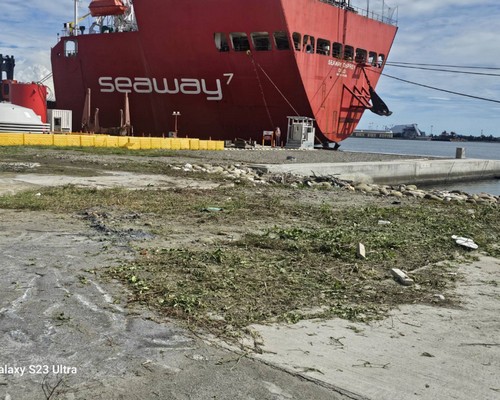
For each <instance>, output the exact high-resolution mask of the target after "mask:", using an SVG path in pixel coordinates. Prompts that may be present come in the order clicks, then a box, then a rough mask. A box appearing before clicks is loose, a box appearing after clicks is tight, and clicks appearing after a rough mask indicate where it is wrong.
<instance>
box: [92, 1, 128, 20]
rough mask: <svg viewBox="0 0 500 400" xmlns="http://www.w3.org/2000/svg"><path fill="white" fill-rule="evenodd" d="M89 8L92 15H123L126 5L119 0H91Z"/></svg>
mask: <svg viewBox="0 0 500 400" xmlns="http://www.w3.org/2000/svg"><path fill="white" fill-rule="evenodd" d="M89 10H90V14H91V15H92V16H93V17H105V16H108V15H123V14H125V11H126V10H127V7H126V6H125V5H124V4H123V2H122V1H121V0H92V2H91V3H90V5H89Z"/></svg>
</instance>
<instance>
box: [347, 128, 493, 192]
mask: <svg viewBox="0 0 500 400" xmlns="http://www.w3.org/2000/svg"><path fill="white" fill-rule="evenodd" d="M457 147H463V148H465V157H466V158H479V159H482V160H500V143H484V142H434V141H430V140H397V139H364V138H349V139H346V140H344V141H342V143H341V147H340V150H343V151H356V152H364V153H388V154H408V155H416V156H431V157H446V158H455V153H456V149H457ZM437 187H438V188H440V189H449V190H451V189H457V190H463V191H464V192H467V193H481V192H486V193H491V194H494V195H500V179H496V180H489V181H474V182H463V183H453V184H442V185H439V186H437Z"/></svg>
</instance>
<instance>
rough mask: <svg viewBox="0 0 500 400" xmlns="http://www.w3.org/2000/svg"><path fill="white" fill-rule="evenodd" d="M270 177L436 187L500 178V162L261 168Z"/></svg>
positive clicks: (416, 162)
mask: <svg viewBox="0 0 500 400" xmlns="http://www.w3.org/2000/svg"><path fill="white" fill-rule="evenodd" d="M254 167H255V168H257V169H263V170H265V171H267V172H270V173H293V174H295V175H301V176H312V175H319V176H321V175H330V176H332V175H334V176H336V177H338V178H340V179H345V180H352V181H356V182H366V183H385V184H396V183H405V184H409V183H418V184H422V183H433V182H443V181H461V180H462V181H463V180H467V179H469V180H470V179H492V178H500V160H477V159H466V160H456V159H451V160H431V159H418V160H393V161H378V162H352V163H315V164H259V165H255V166H254Z"/></svg>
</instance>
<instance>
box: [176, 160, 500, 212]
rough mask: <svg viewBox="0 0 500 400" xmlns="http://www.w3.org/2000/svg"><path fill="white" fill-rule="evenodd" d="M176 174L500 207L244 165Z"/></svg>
mask: <svg viewBox="0 0 500 400" xmlns="http://www.w3.org/2000/svg"><path fill="white" fill-rule="evenodd" d="M171 168H172V169H175V170H183V171H185V172H203V173H208V174H219V175H221V176H223V177H225V178H227V179H229V180H231V181H233V182H234V183H243V182H244V183H250V184H254V185H271V184H281V185H290V186H292V187H299V186H308V187H311V188H317V189H324V190H328V189H333V188H337V189H341V190H348V191H352V192H363V193H368V194H371V195H379V196H392V197H395V198H402V197H413V198H422V199H429V200H435V201H443V202H467V203H490V204H500V196H494V195H491V194H488V193H480V194H468V193H465V192H462V191H459V190H452V191H446V190H437V189H431V190H423V189H419V188H417V186H416V185H403V184H398V185H377V184H368V183H364V182H353V181H346V180H342V179H339V178H338V177H335V176H308V177H304V176H299V175H294V174H291V173H284V174H270V173H267V171H265V170H263V169H260V168H259V167H252V166H247V165H241V164H228V165H211V164H200V165H197V164H185V165H183V166H175V165H174V166H171Z"/></svg>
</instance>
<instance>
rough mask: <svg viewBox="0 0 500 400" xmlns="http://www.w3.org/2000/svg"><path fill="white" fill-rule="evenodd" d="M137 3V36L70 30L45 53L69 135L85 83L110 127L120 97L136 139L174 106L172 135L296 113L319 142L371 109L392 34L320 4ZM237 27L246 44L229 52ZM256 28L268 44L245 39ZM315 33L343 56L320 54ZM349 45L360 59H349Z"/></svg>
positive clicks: (216, 133)
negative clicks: (312, 123) (67, 116)
mask: <svg viewBox="0 0 500 400" xmlns="http://www.w3.org/2000/svg"><path fill="white" fill-rule="evenodd" d="M134 9H135V15H136V18H137V25H138V30H137V31H131V32H114V33H102V34H86V35H80V36H67V37H63V38H61V40H60V41H59V43H58V44H57V45H56V46H55V47H54V48H53V49H52V70H53V76H54V86H55V94H56V102H57V107H58V108H64V109H70V110H72V111H73V114H74V116H73V121H74V126H73V129H74V130H80V129H81V118H80V116H81V113H82V110H83V105H84V102H85V95H86V93H87V89H88V88H90V89H91V92H92V106H93V107H96V108H99V110H100V112H99V118H100V123H101V126H118V125H119V123H120V114H119V110H120V109H122V108H123V102H124V96H125V93H127V94H128V98H129V102H130V114H131V122H132V125H133V126H134V133H135V134H136V135H141V134H143V133H144V134H146V135H149V134H151V135H158V136H161V135H162V134H167V133H168V132H169V131H173V130H174V118H173V117H172V113H173V112H174V111H179V112H180V113H181V116H180V117H179V119H178V130H179V133H180V135H181V136H185V135H189V136H190V137H200V138H206V137H211V138H212V139H234V138H244V139H247V138H254V139H260V138H261V137H262V131H264V130H273V129H274V128H275V127H277V126H279V127H281V130H282V131H283V130H285V128H286V126H287V116H294V115H300V116H306V117H311V118H314V119H315V120H316V135H317V137H318V139H319V140H321V141H335V142H339V141H341V140H343V139H345V138H346V137H348V136H349V135H350V134H351V133H352V132H353V130H354V128H355V127H356V125H357V123H358V122H359V120H360V118H361V116H362V114H363V112H364V110H365V109H367V108H369V106H370V104H369V96H368V91H369V85H368V80H369V82H370V83H371V86H372V87H375V85H376V84H377V81H378V79H379V77H380V74H381V71H382V69H383V63H384V61H385V59H386V58H387V55H388V53H389V51H390V48H391V46H392V43H393V40H394V36H395V34H396V30H397V28H396V27H395V26H394V25H392V24H387V23H383V22H380V21H377V20H374V19H370V18H367V17H364V16H362V15H360V14H359V13H356V12H354V11H353V10H349V9H346V8H345V7H337V6H335V5H333V4H328V3H325V2H322V1H319V0H252V1H250V0H247V1H244V2H243V1H241V2H240V1H234V0H212V1H203V2H200V1H195V0H184V1H177V0H175V1H174V0H135V1H134ZM255 32H257V33H258V35H257V34H256V33H255ZM276 32H278V33H279V32H283V33H284V34H285V35H286V37H288V43H289V49H286V45H284V44H283V43H282V44H281V48H278V45H277V42H276V40H277V39H276V35H278V34H276ZM219 33H222V34H223V36H225V37H226V38H228V39H227V40H228V47H229V48H228V49H221V48H220V46H218V45H217V40H216V41H215V42H214V35H215V34H219ZM235 33H238V34H235ZM239 33H245V34H246V36H247V37H248V42H249V44H248V46H249V48H248V51H247V50H245V49H243V51H237V49H236V45H237V40H236V39H234V37H235V36H238V35H239ZM263 33H269V38H270V39H269V43H267V42H266V41H264V43H265V46H269V47H268V48H267V47H266V48H265V49H264V48H262V47H260V48H259V44H258V43H256V42H255V41H253V40H252V39H253V38H254V36H259V35H260V36H262V34H263ZM273 33H274V37H273ZM298 35H300V40H298ZM305 36H306V37H314V38H315V39H314V41H313V42H312V43H313V45H315V49H314V51H313V53H312V54H311V53H309V52H308V51H309V50H310V47H311V46H310V43H311V41H310V39H308V40H306V38H305ZM320 38H326V39H327V40H328V41H329V46H330V48H331V47H333V46H334V43H336V44H337V45H338V44H341V45H342V48H343V50H344V53H343V54H334V53H333V52H332V51H331V50H330V49H328V53H330V54H328V55H327V54H324V53H325V52H323V53H320V52H319V46H320V44H324V43H325V40H324V39H320ZM273 39H274V40H273ZM318 39H320V40H321V42H320V40H318ZM294 41H295V42H298V43H295V42H294ZM306 41H307V43H306ZM68 44H70V46H69V47H68ZM308 45H309V47H308ZM218 47H219V48H218ZM297 47H298V48H297ZM351 47H352V48H353V49H354V50H352V51H353V52H354V54H351V55H352V56H354V57H352V58H356V56H357V55H358V53H357V50H356V49H361V50H366V52H365V57H364V58H363V57H361V58H360V59H358V60H356V59H351V57H350V56H349V54H347V53H349V52H351V50H350V49H351ZM68 48H70V49H73V51H71V52H68ZM221 50H228V51H221ZM238 50H239V49H238ZM332 50H333V49H332ZM362 55H363V52H362V51H361V53H360V56H362ZM370 56H371V59H370ZM375 56H376V59H375V60H374V59H373V58H374V57H375Z"/></svg>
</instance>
